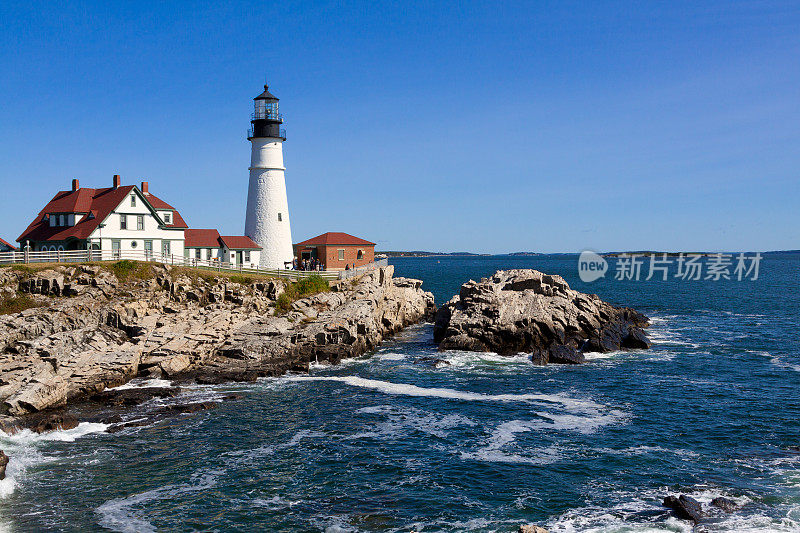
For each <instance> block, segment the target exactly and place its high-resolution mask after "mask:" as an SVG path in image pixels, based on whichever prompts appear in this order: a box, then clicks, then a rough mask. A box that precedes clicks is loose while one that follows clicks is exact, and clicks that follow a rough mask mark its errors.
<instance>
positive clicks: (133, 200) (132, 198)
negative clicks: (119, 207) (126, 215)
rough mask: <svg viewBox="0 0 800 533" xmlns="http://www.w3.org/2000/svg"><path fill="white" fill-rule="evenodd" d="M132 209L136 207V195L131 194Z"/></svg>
mask: <svg viewBox="0 0 800 533" xmlns="http://www.w3.org/2000/svg"><path fill="white" fill-rule="evenodd" d="M131 207H136V195H135V194H131Z"/></svg>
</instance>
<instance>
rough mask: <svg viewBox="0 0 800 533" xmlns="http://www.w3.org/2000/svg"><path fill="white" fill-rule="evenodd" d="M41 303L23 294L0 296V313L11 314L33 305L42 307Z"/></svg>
mask: <svg viewBox="0 0 800 533" xmlns="http://www.w3.org/2000/svg"><path fill="white" fill-rule="evenodd" d="M43 305H44V304H41V303H39V302H37V301H36V300H34V299H33V298H31V297H30V296H28V295H25V294H17V295H16V296H11V297H8V296H6V297H3V298H0V315H13V314H15V313H21V312H22V311H24V310H26V309H31V308H33V307H42V306H43Z"/></svg>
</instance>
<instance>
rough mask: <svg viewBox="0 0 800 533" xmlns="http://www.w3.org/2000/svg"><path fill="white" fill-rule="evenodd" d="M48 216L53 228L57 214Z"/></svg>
mask: <svg viewBox="0 0 800 533" xmlns="http://www.w3.org/2000/svg"><path fill="white" fill-rule="evenodd" d="M47 218H48V219H50V227H51V228H52V227H53V226H55V225H56V216H55V215H48V216H47Z"/></svg>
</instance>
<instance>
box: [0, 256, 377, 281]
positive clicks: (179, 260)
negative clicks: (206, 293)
mask: <svg viewBox="0 0 800 533" xmlns="http://www.w3.org/2000/svg"><path fill="white" fill-rule="evenodd" d="M123 259H129V260H132V261H152V262H157V263H164V264H167V265H175V266H184V267H189V268H200V269H203V270H216V271H218V272H222V271H225V272H241V273H243V274H258V275H262V276H272V277H281V278H288V279H295V280H296V279H300V278H305V277H309V276H311V275H314V274H317V275H319V276H320V277H322V278H323V279H327V280H333V279H339V278H340V273H339V272H336V271H324V270H323V271H321V272H319V271H302V270H280V269H275V268H263V267H261V266H259V265H257V264H252V263H248V264H236V263H226V262H222V261H218V260H215V259H196V258H193V257H184V256H182V255H174V254H160V253H155V252H147V251H144V250H142V251H138V250H137V251H132V250H66V251H51V252H4V253H0V265H11V264H25V263H84V262H89V261H121V260H123ZM362 268H363V267H362ZM348 277H349V276H348Z"/></svg>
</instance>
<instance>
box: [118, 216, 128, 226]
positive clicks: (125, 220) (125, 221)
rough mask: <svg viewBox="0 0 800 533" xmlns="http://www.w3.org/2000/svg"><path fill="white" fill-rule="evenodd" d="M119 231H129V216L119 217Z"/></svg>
mask: <svg viewBox="0 0 800 533" xmlns="http://www.w3.org/2000/svg"><path fill="white" fill-rule="evenodd" d="M119 229H128V215H120V216H119Z"/></svg>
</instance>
